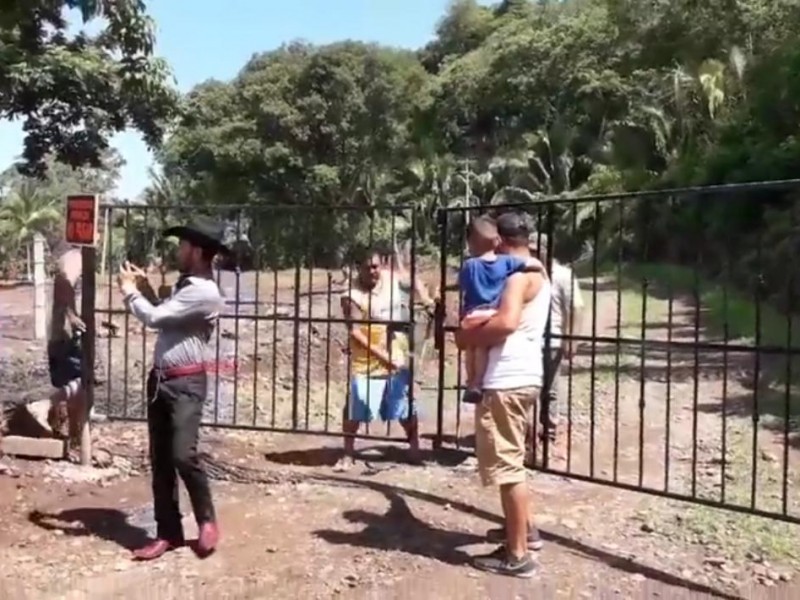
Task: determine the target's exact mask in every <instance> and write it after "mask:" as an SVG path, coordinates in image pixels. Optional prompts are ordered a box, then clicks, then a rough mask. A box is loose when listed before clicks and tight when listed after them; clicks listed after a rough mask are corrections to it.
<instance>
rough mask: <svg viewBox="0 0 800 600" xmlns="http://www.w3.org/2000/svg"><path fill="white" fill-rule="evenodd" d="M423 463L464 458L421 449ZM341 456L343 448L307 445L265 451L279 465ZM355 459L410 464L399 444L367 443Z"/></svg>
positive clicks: (314, 463) (322, 462)
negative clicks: (297, 448) (283, 449)
mask: <svg viewBox="0 0 800 600" xmlns="http://www.w3.org/2000/svg"><path fill="white" fill-rule="evenodd" d="M420 455H421V459H422V461H423V463H426V464H438V465H441V466H445V467H453V466H456V465H458V464H460V463H462V462H463V461H464V458H465V457H464V453H463V452H460V451H458V450H438V451H433V450H420ZM341 457H342V450H341V449H339V448H333V447H322V448H308V449H304V450H287V451H283V452H268V453H266V454H265V455H264V458H266V459H267V461H269V462H272V463H277V464H279V465H292V466H296V467H329V466H333V465H335V464H336V461H338V460H339V459H340V458H341ZM355 459H356V460H357V461H363V462H365V463H367V464H372V463H374V464H382V465H387V466H388V465H392V464H397V465H406V464H413V463H411V461H410V459H409V455H408V452H407V451H406V449H404V448H401V447H399V446H369V447H362V448H359V449H358V450H357V451H356V455H355Z"/></svg>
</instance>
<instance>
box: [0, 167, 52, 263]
mask: <svg viewBox="0 0 800 600" xmlns="http://www.w3.org/2000/svg"><path fill="white" fill-rule="evenodd" d="M61 218H62V211H61V209H60V207H59V205H58V199H56V198H53V197H52V196H50V195H49V194H47V193H46V190H45V188H43V187H42V186H41V185H40V184H39V182H38V181H36V180H34V179H29V178H22V179H18V180H16V181H15V182H13V184H12V185H10V186H9V189H8V193H7V195H6V196H5V197H3V198H2V199H0V235H2V239H3V242H4V246H5V250H6V252H7V254H6V256H7V257H8V259H9V261H18V260H19V259H20V251H21V249H22V247H23V246H25V250H26V257H25V260H26V269H27V273H28V277H29V278H30V277H31V254H30V252H31V247H30V244H31V242H32V241H33V236H34V234H36V233H40V234H42V235H44V236H46V237H47V236H48V234H52V233H53V231H54V228H55V226H56V225H57V224H58V223H59V222H60V221H61Z"/></svg>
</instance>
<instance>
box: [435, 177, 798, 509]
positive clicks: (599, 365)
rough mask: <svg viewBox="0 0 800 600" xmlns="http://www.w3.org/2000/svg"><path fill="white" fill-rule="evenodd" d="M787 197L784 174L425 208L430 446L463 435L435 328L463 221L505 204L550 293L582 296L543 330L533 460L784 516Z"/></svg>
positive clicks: (441, 323) (789, 308)
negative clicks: (433, 402)
mask: <svg viewBox="0 0 800 600" xmlns="http://www.w3.org/2000/svg"><path fill="white" fill-rule="evenodd" d="M798 191H800V181H797V180H795V181H782V182H770V183H755V184H743V185H730V186H715V187H706V188H689V189H676V190H665V191H653V192H643V193H630V194H619V195H608V196H587V197H558V198H547V199H542V200H541V201H539V202H536V203H531V202H530V201H525V202H521V203H518V204H505V205H495V206H484V207H481V208H478V209H476V208H464V207H453V208H447V209H443V210H441V211H440V213H439V225H440V264H439V270H440V282H441V285H440V289H441V302H440V305H439V314H438V317H439V318H438V319H437V324H438V326H437V328H436V344H437V348H438V351H439V365H438V383H437V386H436V387H437V388H438V414H437V426H438V429H437V436H436V439H437V441H438V442H439V443H442V444H445V445H455V446H457V447H463V446H468V445H469V438H470V435H471V433H472V431H473V429H472V419H471V415H468V414H467V410H468V409H465V405H462V404H461V403H460V401H459V398H458V395H459V393H460V390H461V388H462V373H461V353H460V352H459V351H458V350H457V349H456V348H455V345H454V343H453V341H452V339H450V336H449V335H448V334H449V333H450V332H452V331H453V330H454V329H455V327H454V325H455V320H454V319H452V316H454V315H456V314H457V313H458V306H459V302H460V295H459V293H458V291H457V287H456V286H455V281H456V274H457V272H458V269H459V268H460V266H461V264H462V262H463V249H464V247H465V238H464V231H465V226H466V223H467V221H468V215H469V214H477V213H481V212H490V213H494V214H499V213H501V212H505V211H519V212H521V213H524V214H526V215H527V217H528V219H529V222H530V225H531V229H532V231H534V232H535V234H534V239H533V241H534V242H538V243H537V244H536V246H537V247H538V249H539V250H540V251H545V255H546V256H545V257H544V259H545V260H544V262H546V265H547V268H548V273H549V274H550V275H551V279H552V281H553V283H554V288H553V289H554V290H555V291H556V293H560V292H559V290H561V291H563V290H564V289H570V288H571V287H572V286H573V285H575V284H577V285H578V286H579V287H580V295H581V296H582V297H583V300H584V307H583V311H582V312H583V315H584V319H583V326H582V327H581V328H580V329H579V330H573V331H572V332H570V331H568V330H562V331H561V332H558V331H556V332H554V331H551V330H548V333H547V335H546V336H545V340H544V341H543V352H544V353H554V352H555V350H556V349H561V351H562V354H563V358H562V360H561V364H560V370H558V371H556V370H555V367H554V366H553V364H552V361H551V363H550V366H551V368H550V371H549V375H550V376H551V377H553V378H554V379H555V380H556V381H557V383H558V392H559V393H558V396H557V398H558V402H557V403H556V409H555V410H556V413H557V415H558V426H557V437H556V440H555V441H551V440H550V439H549V438H548V436H544V438H543V440H542V441H541V442H539V441H538V440H539V436H538V435H537V434H538V432H539V431H540V430H541V428H540V425H539V420H538V419H537V418H534V420H533V424H532V429H533V430H534V431H533V432H532V433H533V436H532V438H533V440H537V442H536V443H535V444H532V445H533V448H532V453H533V457H532V460H533V463H534V465H535V468H537V469H539V470H541V471H544V472H547V473H552V474H557V475H561V476H566V477H569V478H572V479H576V480H583V481H589V482H595V483H601V484H605V485H610V486H614V487H618V488H623V489H628V490H635V491H640V492H647V493H649V494H654V495H658V496H665V497H668V498H673V499H678V500H687V501H690V502H693V503H697V504H703V505H709V506H715V507H724V508H727V509H731V510H735V511H740V512H745V513H751V514H756V515H762V516H766V517H770V518H773V519H779V520H783V521H790V522H795V523H798V522H800V431H799V429H800V423H799V420H800V391H799V388H798V385H800V375H799V374H798V373H800V361H798V354H800V332H798V328H797V327H796V326H795V322H794V316H793V311H794V310H795V306H796V298H797V297H798V293H800V272H798V268H797V267H796V266H795V265H796V260H795V257H796V256H797V252H798V251H799V250H800V229H798V225H800V215H798V213H797V211H796V210H794V208H793V207H794V206H797V204H796V202H797V198H798V195H797V192H798ZM795 216H798V221H797V222H794V217H795ZM559 286H560V287H559ZM551 318H552V315H551ZM567 348H571V350H572V351H571V352H569V351H567V352H565V350H566V349H567ZM559 373H560V377H559ZM547 378H548V373H547V372H546V373H545V380H547ZM550 398H551V396H549V395H547V394H544V395H543V397H542V399H541V402H540V411H539V412H540V413H541V412H543V411H544V412H545V413H546V411H548V410H549V408H553V407H552V402H551V401H550ZM552 398H553V399H554V400H555V398H556V397H555V396H553V397H552Z"/></svg>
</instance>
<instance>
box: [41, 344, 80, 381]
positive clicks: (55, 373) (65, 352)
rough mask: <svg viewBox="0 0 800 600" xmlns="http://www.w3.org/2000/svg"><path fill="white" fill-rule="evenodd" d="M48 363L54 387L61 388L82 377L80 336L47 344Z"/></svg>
mask: <svg viewBox="0 0 800 600" xmlns="http://www.w3.org/2000/svg"><path fill="white" fill-rule="evenodd" d="M47 363H48V366H49V369H50V383H51V384H52V386H53V387H56V388H61V387H64V386H65V385H67V384H68V383H69V382H70V381H74V380H75V379H80V378H81V340H80V338H79V337H73V338H71V339H68V340H56V341H51V342H50V343H49V344H48V345H47Z"/></svg>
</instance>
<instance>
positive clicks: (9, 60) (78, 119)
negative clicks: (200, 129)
mask: <svg viewBox="0 0 800 600" xmlns="http://www.w3.org/2000/svg"><path fill="white" fill-rule="evenodd" d="M64 9H76V10H77V11H78V14H79V17H80V18H81V19H82V20H83V22H88V21H89V20H91V19H95V18H102V19H104V20H105V22H106V23H107V24H106V26H105V27H104V28H102V29H101V30H100V32H99V33H98V34H97V35H94V36H90V35H88V34H87V33H85V32H80V33H78V34H77V35H74V36H70V35H68V34H67V20H66V18H65V14H64ZM73 14H75V13H73ZM153 46H154V36H153V23H152V20H151V19H150V18H149V17H148V16H147V14H146V13H145V4H144V2H143V1H142V0H62V1H58V0H7V1H5V2H2V4H0V118H8V119H20V120H22V123H23V127H24V131H25V148H24V152H23V154H22V156H23V159H24V163H23V164H22V167H23V168H24V169H27V171H28V172H29V173H39V174H41V172H42V170H43V168H44V167H45V166H46V164H47V161H46V158H47V157H48V156H54V157H55V159H56V160H57V161H58V162H63V163H65V164H67V165H70V166H72V167H78V166H84V165H88V166H92V167H95V168H99V167H100V166H101V164H102V157H103V154H104V152H105V151H106V150H107V149H108V140H109V137H110V136H111V135H112V134H114V133H116V132H119V131H123V130H125V129H126V128H128V127H133V128H135V129H137V130H138V131H139V132H141V133H142V135H143V136H144V139H145V141H146V143H147V144H148V146H150V147H151V148H155V147H157V146H158V145H159V144H160V143H161V140H162V137H163V135H164V132H165V127H166V125H167V122H168V120H169V119H170V118H171V117H172V116H173V114H174V111H175V108H176V101H177V95H176V92H175V91H174V90H173V89H172V87H170V85H169V71H168V69H167V66H166V63H165V62H164V61H162V60H160V59H158V58H155V57H153Z"/></svg>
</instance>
